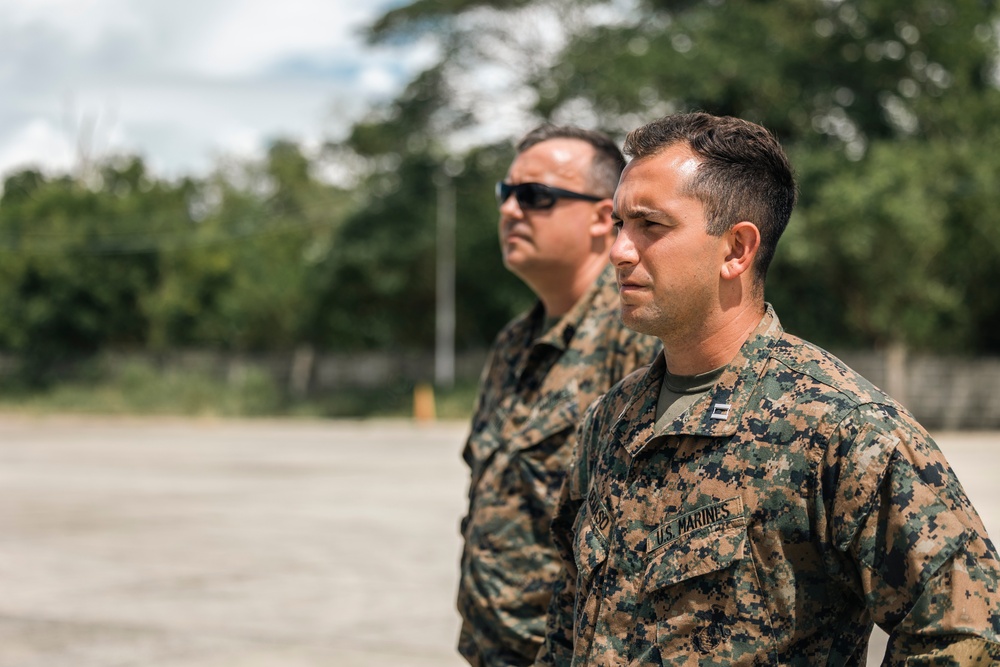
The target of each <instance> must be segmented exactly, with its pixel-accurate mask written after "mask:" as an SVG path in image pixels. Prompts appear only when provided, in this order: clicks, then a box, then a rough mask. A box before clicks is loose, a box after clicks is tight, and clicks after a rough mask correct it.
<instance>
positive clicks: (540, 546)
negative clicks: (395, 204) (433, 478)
mask: <svg viewBox="0 0 1000 667" xmlns="http://www.w3.org/2000/svg"><path fill="white" fill-rule="evenodd" d="M543 319H544V310H543V308H542V307H541V304H538V305H536V307H535V308H534V310H532V311H530V312H529V313H527V314H526V315H523V316H521V317H519V318H517V319H515V320H514V321H512V322H511V323H510V324H509V325H508V326H507V327H505V328H504V330H503V331H502V332H501V333H500V334H499V335H498V337H497V339H496V341H495V343H494V346H493V349H492V351H491V354H490V360H489V361H488V363H487V365H486V368H485V370H484V373H483V377H482V380H481V383H480V395H479V399H478V404H477V408H476V411H475V414H474V416H473V419H472V430H471V434H470V435H469V438H468V441H467V442H466V445H465V450H464V452H463V458H464V459H465V462H466V463H467V464H468V465H469V468H470V469H471V472H472V477H471V483H470V486H469V510H468V515H467V516H466V517H465V519H464V520H463V521H462V536H463V537H464V540H465V548H464V552H463V554H462V562H461V579H460V585H459V595H458V609H459V612H460V613H461V615H462V618H463V626H462V632H461V637H460V639H459V651H460V652H461V653H462V654H463V655H464V656H465V657H466V659H467V660H468V661H469V662H470V663H471V664H473V665H480V664H481V665H515V664H524V665H530V664H532V663H533V662H534V659H535V654H536V653H537V652H538V648H539V647H540V646H541V642H542V636H543V632H544V629H545V613H546V610H547V607H548V602H549V597H550V595H551V594H550V586H551V583H552V581H553V579H555V577H556V574H557V573H558V570H559V557H558V555H557V553H556V552H555V549H554V546H553V544H552V539H551V534H550V532H549V525H550V523H551V519H552V511H553V509H554V507H555V501H556V498H557V497H558V495H559V488H560V486H561V485H562V480H563V478H564V477H565V471H566V468H567V467H568V465H569V460H570V457H571V455H572V450H573V445H574V443H575V434H576V429H577V426H578V425H579V420H580V418H581V417H582V415H583V411H584V410H585V409H586V407H587V406H588V405H589V404H590V403H591V402H592V401H593V400H594V399H595V398H597V397H598V396H599V395H600V394H602V393H604V392H605V391H607V390H608V388H609V387H610V386H611V385H612V384H614V383H615V382H617V381H618V380H620V379H621V378H623V377H624V376H625V375H627V374H628V373H630V372H631V371H632V370H634V369H635V368H638V367H639V366H642V365H644V364H648V363H649V362H650V361H651V360H652V359H653V357H654V356H655V354H656V352H657V350H658V349H659V341H657V340H656V339H655V338H649V337H646V336H642V335H639V334H636V333H635V332H633V331H631V330H629V329H627V328H625V326H624V325H623V324H622V323H621V316H620V314H619V300H618V289H617V285H616V283H615V279H614V273H613V272H612V271H611V269H610V268H609V269H607V270H605V271H604V272H603V273H602V274H601V276H600V277H599V278H598V280H597V281H596V283H595V285H594V286H593V287H592V288H591V289H590V291H589V292H588V293H587V294H586V295H584V296H583V297H582V298H581V299H580V301H579V302H578V303H577V304H576V305H574V307H573V308H572V309H571V310H570V311H569V312H568V313H567V314H566V315H565V316H563V317H562V318H561V319H560V320H559V321H558V322H557V323H556V324H555V325H554V326H552V328H551V329H549V331H547V332H545V333H542V334H541V335H539V333H540V332H541V329H542V326H543Z"/></svg>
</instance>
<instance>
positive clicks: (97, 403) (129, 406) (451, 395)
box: [0, 362, 476, 419]
mask: <svg viewBox="0 0 1000 667" xmlns="http://www.w3.org/2000/svg"><path fill="white" fill-rule="evenodd" d="M413 394H414V392H413V383H412V382H400V383H397V384H394V385H392V386H388V387H380V388H373V389H345V390H340V391H329V392H322V393H316V394H313V395H310V396H308V397H303V398H293V397H291V396H289V394H288V392H287V391H286V390H285V388H284V387H282V386H280V385H279V384H278V383H276V382H275V381H274V380H273V379H272V377H271V376H270V375H268V374H267V373H266V372H265V371H263V370H260V369H255V368H252V367H246V368H243V369H241V370H240V372H239V373H236V374H232V375H231V376H230V377H228V378H220V377H218V376H217V375H216V374H212V373H209V372H206V371H195V370H187V369H183V370H182V369H160V368H158V367H156V366H155V365H153V364H150V363H147V362H130V363H127V364H124V365H123V366H120V367H118V368H117V369H116V370H113V371H112V370H109V369H108V367H107V366H103V365H101V364H100V363H99V362H94V363H91V364H86V365H83V366H81V367H79V368H77V369H75V370H74V372H73V374H72V377H67V378H64V379H60V380H57V381H55V382H52V383H49V384H47V385H45V386H31V385H29V384H25V383H14V384H10V383H6V384H4V385H3V386H2V388H0V409H2V410H5V411H7V412H27V413H33V414H46V413H77V414H81V413H82V414H101V415H178V416H218V417H272V416H274V417H281V416H283V417H329V418H362V419H363V418H376V417H378V418H383V417H395V418H409V417H412V416H413ZM475 396H476V384H475V382H472V381H469V382H464V383H462V382H460V383H458V384H456V386H455V387H454V388H453V389H449V390H440V389H439V390H436V391H435V410H436V413H437V417H438V418H439V419H468V418H469V417H470V416H471V414H472V408H473V403H474V401H475Z"/></svg>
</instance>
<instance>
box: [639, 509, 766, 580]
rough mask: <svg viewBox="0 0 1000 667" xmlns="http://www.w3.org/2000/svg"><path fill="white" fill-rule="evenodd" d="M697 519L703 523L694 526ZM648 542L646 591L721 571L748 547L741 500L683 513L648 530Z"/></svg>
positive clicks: (740, 557)
mask: <svg viewBox="0 0 1000 667" xmlns="http://www.w3.org/2000/svg"><path fill="white" fill-rule="evenodd" d="M735 510H738V511H735ZM706 517H707V518H706ZM712 519H714V520H712ZM699 521H701V523H702V525H696V524H698V522H699ZM675 531H676V533H675ZM657 533H659V534H657ZM647 544H648V545H649V546H650V548H649V549H648V555H647V560H646V572H645V577H644V581H643V584H644V589H645V590H647V591H652V590H657V589H660V588H664V587H666V586H673V585H674V584H677V583H680V582H682V581H685V580H687V579H692V578H694V577H700V576H703V575H706V574H708V573H710V572H716V571H718V570H724V569H726V568H728V567H730V566H732V565H733V564H735V563H737V562H738V561H739V560H740V559H742V558H743V557H744V554H745V551H746V548H747V531H746V519H745V517H744V516H743V513H742V503H741V502H740V501H739V499H738V498H735V499H731V500H729V501H723V502H722V503H716V504H713V505H709V506H707V507H705V508H699V509H698V510H696V511H695V512H691V513H688V514H685V515H682V516H680V517H678V518H677V519H675V520H673V521H671V522H668V523H667V524H664V526H662V527H661V528H659V529H657V531H653V533H650V536H649V537H648V538H647Z"/></svg>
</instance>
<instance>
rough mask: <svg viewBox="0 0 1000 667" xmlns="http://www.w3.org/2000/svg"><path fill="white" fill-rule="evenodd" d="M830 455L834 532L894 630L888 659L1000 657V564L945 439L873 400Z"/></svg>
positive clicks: (868, 596) (848, 422) (925, 661)
mask: <svg viewBox="0 0 1000 667" xmlns="http://www.w3.org/2000/svg"><path fill="white" fill-rule="evenodd" d="M833 444H834V447H832V448H831V450H830V454H829V458H828V460H827V470H828V471H830V472H829V473H828V474H829V477H828V479H827V481H830V482H832V483H831V484H830V486H829V487H828V492H829V493H830V498H829V500H830V502H831V517H832V520H831V523H830V525H831V532H832V537H833V540H834V542H835V545H836V548H837V550H838V551H840V552H841V553H842V554H843V555H844V556H845V557H846V558H847V559H848V560H850V561H853V563H854V565H855V568H856V572H857V577H858V581H857V584H858V587H857V590H858V591H859V593H860V594H861V595H863V596H864V600H865V605H866V607H867V608H868V610H869V612H870V613H871V615H872V618H873V619H874V621H875V622H876V623H878V625H879V626H880V627H881V628H882V629H883V630H885V631H886V632H887V633H888V634H889V644H888V649H887V651H886V657H885V661H884V662H883V664H884V665H890V666H896V665H899V666H902V665H907V666H914V665H953V664H954V665H979V664H981V665H992V664H995V661H997V660H1000V643H998V641H1000V595H998V583H1000V562H998V559H997V553H996V550H995V549H994V547H993V545H992V543H991V542H990V540H989V538H988V537H987V535H986V530H985V528H984V527H983V524H982V521H981V520H980V518H979V516H978V514H977V513H976V511H975V509H974V508H973V507H972V505H971V503H970V502H969V499H968V497H967V496H966V494H965V491H964V489H962V486H961V484H960V483H959V482H958V479H957V478H956V477H955V474H954V472H953V471H952V470H951V468H950V466H949V465H948V463H947V461H946V460H945V458H944V456H943V455H942V454H941V452H940V450H939V449H938V448H937V445H936V444H935V443H934V442H933V440H931V438H930V436H928V435H927V434H926V433H925V432H924V431H923V429H921V428H920V427H919V426H918V425H917V424H916V423H915V422H914V421H913V420H912V417H909V416H908V415H906V414H901V413H900V412H898V411H896V410H895V409H894V408H891V407H888V406H874V405H873V406H863V407H861V408H858V409H857V410H856V411H855V412H854V413H853V414H851V415H850V416H849V417H848V418H847V419H845V420H844V421H843V422H842V423H841V424H840V426H839V428H838V433H837V436H836V437H835V438H834V443H833Z"/></svg>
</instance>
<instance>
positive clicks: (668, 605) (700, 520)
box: [642, 498, 776, 665]
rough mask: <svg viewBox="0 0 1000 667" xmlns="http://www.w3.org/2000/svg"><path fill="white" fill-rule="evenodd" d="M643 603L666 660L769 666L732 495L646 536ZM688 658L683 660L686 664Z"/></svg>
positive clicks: (764, 623) (765, 630)
mask: <svg viewBox="0 0 1000 667" xmlns="http://www.w3.org/2000/svg"><path fill="white" fill-rule="evenodd" d="M647 545H648V547H649V548H648V549H647V559H646V567H645V572H644V576H643V594H642V598H643V600H642V606H643V609H644V611H645V613H646V614H647V618H651V620H653V621H654V622H655V624H656V647H655V652H657V653H658V654H659V659H660V660H662V662H663V663H665V664H673V663H674V661H675V660H676V658H677V657H678V656H684V655H687V656H696V657H697V658H698V662H697V663H696V664H699V665H702V664H703V665H758V664H760V665H770V664H775V662H776V653H775V651H774V633H773V630H772V627H771V621H770V615H769V614H768V611H767V605H766V604H765V602H766V598H765V595H764V591H763V590H762V588H761V585H760V579H759V577H758V576H757V567H756V565H755V563H754V558H753V554H752V549H751V545H750V542H749V538H748V536H747V520H746V517H745V516H744V514H743V505H742V502H741V501H740V499H739V498H733V499H730V500H728V501H723V502H722V503H715V504H712V505H707V506H705V507H702V508H698V509H696V510H695V511H693V512H690V513H688V514H685V515H682V516H681V517H678V518H677V519H673V520H672V521H670V522H668V523H666V524H664V525H663V526H661V527H660V528H658V529H657V531H653V533H651V534H650V536H649V538H647ZM685 664H689V663H685Z"/></svg>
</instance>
